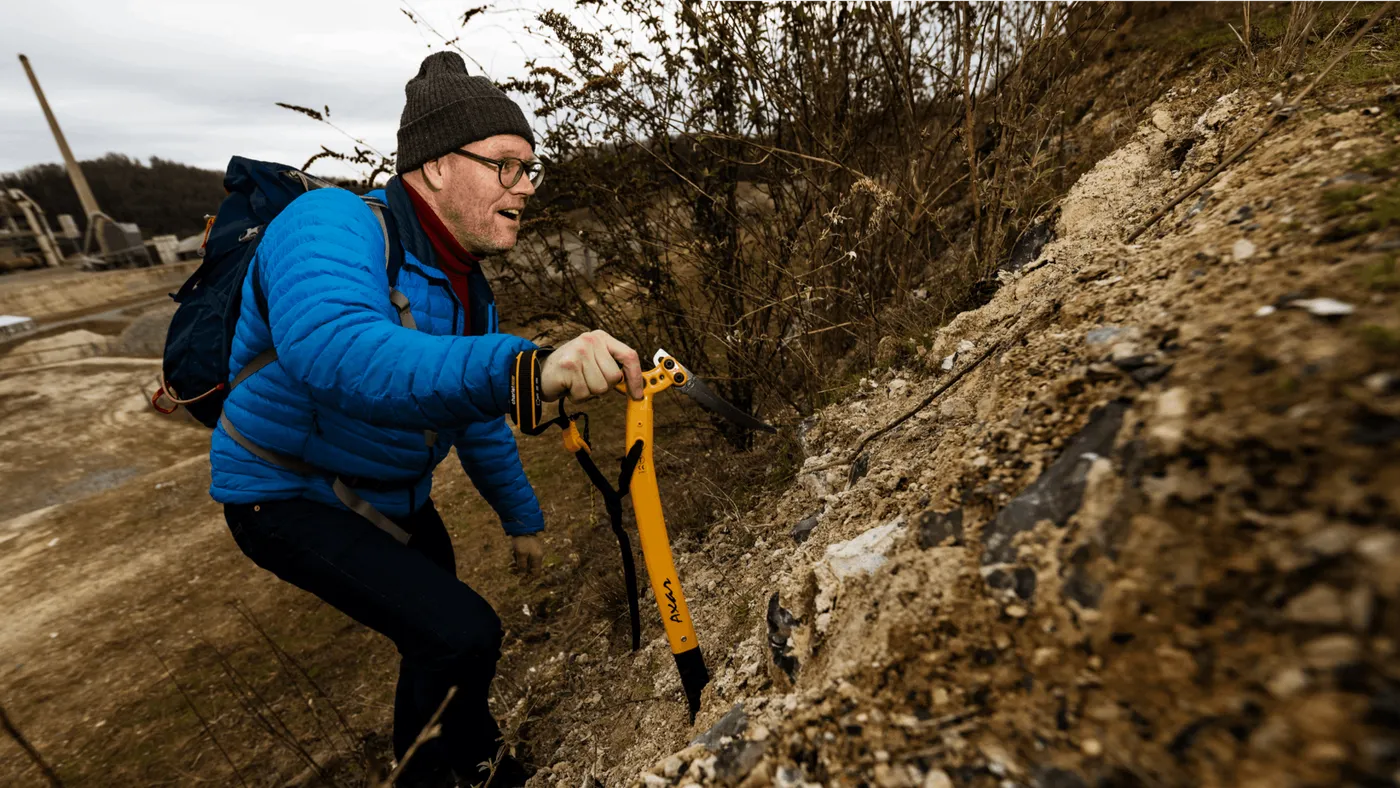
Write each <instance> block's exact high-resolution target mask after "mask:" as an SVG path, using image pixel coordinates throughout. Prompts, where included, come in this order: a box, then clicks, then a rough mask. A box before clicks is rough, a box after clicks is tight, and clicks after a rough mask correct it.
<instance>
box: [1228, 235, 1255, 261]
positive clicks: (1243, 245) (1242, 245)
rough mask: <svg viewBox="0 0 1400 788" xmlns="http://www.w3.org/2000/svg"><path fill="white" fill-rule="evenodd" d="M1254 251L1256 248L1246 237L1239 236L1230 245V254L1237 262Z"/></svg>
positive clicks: (1251, 255)
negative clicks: (1239, 237) (1233, 243)
mask: <svg viewBox="0 0 1400 788" xmlns="http://www.w3.org/2000/svg"><path fill="white" fill-rule="evenodd" d="M1256 251H1258V249H1257V248H1256V247H1255V246H1254V242H1253V241H1251V240H1249V239H1248V238H1241V239H1240V240H1238V241H1235V245H1234V246H1232V247H1230V254H1232V255H1234V258H1235V262H1237V263H1238V262H1242V261H1244V260H1248V259H1249V258H1251V257H1253V256H1254V253H1255V252H1256Z"/></svg>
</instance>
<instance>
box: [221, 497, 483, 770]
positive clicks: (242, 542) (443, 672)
mask: <svg viewBox="0 0 1400 788" xmlns="http://www.w3.org/2000/svg"><path fill="white" fill-rule="evenodd" d="M224 518H225V519H226V520H227V521H228V525H229V530H230V531H232V532H233V538H234V541H236V542H237V543H238V546H239V547H240V548H242V550H243V552H244V553H246V554H247V555H248V557H249V558H252V559H253V561H254V562H255V563H257V565H258V566H260V567H262V568H264V569H266V570H268V571H270V572H272V573H273V574H275V575H277V576H278V577H280V578H282V579H283V580H286V581H287V582H289V583H292V584H293V585H296V586H298V587H300V588H302V589H305V590H307V591H310V592H311V593H313V594H315V595H316V596H318V597H320V598H321V599H323V600H325V601H326V602H328V603H329V604H331V605H333V606H334V607H335V608H337V609H338V610H340V611H342V612H343V613H345V614H346V615H348V616H350V617H351V618H353V619H355V620H356V621H358V622H360V623H361V624H364V625H365V626H367V627H369V628H370V629H373V630H374V631H376V632H379V633H382V634H384V635H385V636H387V637H388V638H389V639H390V640H392V641H394V645H395V646H398V650H399V655H400V656H401V658H402V659H401V661H400V663H399V683H398V688H397V691H396V692H395V694H394V754H395V755H396V756H397V757H398V758H400V759H402V758H403V755H404V752H405V751H407V749H408V747H409V745H410V744H412V743H413V740H414V738H416V737H417V735H418V732H419V731H421V730H422V729H423V726H424V725H425V724H427V722H428V718H429V717H431V716H432V714H433V712H434V711H435V710H436V709H437V707H438V705H439V704H441V702H442V699H443V697H445V696H446V694H447V690H448V688H449V687H453V686H455V687H457V695H456V697H455V699H454V700H453V702H452V703H451V704H450V705H449V706H448V708H447V710H446V711H445V712H444V714H443V716H442V718H441V724H442V735H441V736H440V737H438V738H436V739H432V740H431V741H429V742H427V743H425V744H424V745H423V746H422V747H420V748H419V749H418V751H417V752H416V753H415V754H414V756H413V759H412V760H411V761H410V762H409V766H408V768H407V769H406V770H405V772H404V776H403V778H401V779H400V780H399V782H398V784H399V785H401V786H418V785H439V784H447V785H450V784H451V783H450V782H448V780H449V778H450V774H449V771H448V770H449V769H451V770H453V771H455V772H456V773H457V774H458V775H459V776H461V777H462V778H464V779H466V780H468V782H478V781H480V780H481V779H482V778H484V774H481V775H480V776H478V772H477V765H478V764H480V763H481V762H482V761H487V760H490V759H491V758H493V757H494V756H495V755H496V751H497V747H498V746H499V744H500V743H499V742H498V741H497V740H498V739H499V738H500V729H499V728H498V727H497V726H496V721H495V719H493V718H492V716H491V711H490V709H489V708H488V707H487V702H486V699H487V692H488V691H489V689H490V686H491V679H492V678H493V677H494V676H495V675H496V660H497V658H498V657H499V656H500V648H501V620H500V619H499V618H498V617H497V616H496V612H495V611H494V610H492V609H491V605H490V604H489V603H487V601H486V600H485V599H482V598H481V595H480V594H477V593H476V592H475V591H473V590H471V589H470V588H468V587H467V584H466V583H463V582H462V581H460V580H458V579H457V569H456V562H455V559H454V556H453V552H452V540H451V539H450V537H448V535H447V529H446V528H444V527H443V524H442V518H441V517H440V516H439V515H438V513H437V509H436V508H435V507H434V506H433V503H432V501H429V502H428V503H427V504H426V505H424V506H423V507H422V508H421V509H419V510H418V511H417V512H414V513H413V514H412V515H409V516H408V517H405V518H399V519H397V520H396V522H398V524H399V525H400V526H401V527H402V528H403V529H404V530H405V531H407V532H408V533H409V534H411V535H412V538H411V539H410V540H409V542H408V544H407V545H403V544H400V543H399V542H397V541H396V540H395V539H394V538H393V537H391V536H389V535H388V534H386V533H385V532H383V531H381V530H380V529H378V528H376V527H375V526H374V525H373V524H372V523H370V522H369V521H368V520H366V519H364V518H363V517H360V516H359V515H357V514H354V513H353V512H350V511H346V510H343V509H337V508H335V507H331V506H326V505H324V504H319V503H314V502H312V501H307V500H302V499H296V500H290V501H270V502H268V503H262V504H256V505H254V504H246V505H235V504H230V505H227V506H225V507H224Z"/></svg>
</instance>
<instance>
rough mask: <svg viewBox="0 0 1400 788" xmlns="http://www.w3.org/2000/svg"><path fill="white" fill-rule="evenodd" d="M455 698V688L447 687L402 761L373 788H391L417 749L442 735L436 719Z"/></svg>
mask: <svg viewBox="0 0 1400 788" xmlns="http://www.w3.org/2000/svg"><path fill="white" fill-rule="evenodd" d="M456 696H457V688H456V687H449V688H448V689H447V695H446V696H445V697H443V699H442V703H439V704H438V707H437V711H435V712H433V716H431V717H429V718H428V724H427V725H424V726H423V730H421V731H419V732H418V736H417V737H415V738H414V739H413V743H412V744H410V745H409V746H408V750H407V751H405V752H404V754H403V760H401V761H399V762H398V764H397V765H396V766H394V770H393V771H392V772H389V776H388V777H385V778H384V781H383V782H381V783H378V784H377V785H375V788H391V786H393V784H394V782H395V781H396V780H398V779H399V777H400V776H401V775H402V774H403V770H404V767H405V766H407V765H408V762H409V760H410V759H411V758H413V755H414V754H415V753H417V752H418V748H419V747H421V746H423V745H424V744H426V743H427V742H429V741H432V740H433V739H435V738H437V737H438V736H439V735H441V734H442V727H441V726H439V725H438V718H439V717H441V716H442V713H443V712H444V711H445V710H446V709H447V704H449V703H451V702H452V699H453V698H454V697H456Z"/></svg>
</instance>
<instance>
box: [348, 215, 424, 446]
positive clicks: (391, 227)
mask: <svg viewBox="0 0 1400 788" xmlns="http://www.w3.org/2000/svg"><path fill="white" fill-rule="evenodd" d="M360 199H361V200H364V201H365V205H368V206H369V209H370V210H371V211H373V212H374V218H376V219H378V220H379V230H380V232H382V233H383V234H384V272H385V273H386V274H388V276H389V303H391V304H393V305H394V309H395V311H397V312H398V313H399V325H401V326H403V327H404V328H407V329H409V330H412V331H417V330H418V321H416V320H414V319H413V312H412V311H410V310H409V306H410V304H409V302H408V296H406V295H404V294H403V293H401V292H400V291H399V289H398V282H399V271H400V270H401V269H402V268H403V244H401V243H399V228H398V225H397V224H396V223H395V222H394V213H393V211H390V210H389V206H388V205H386V204H385V203H383V202H381V201H379V200H376V199H375V198H373V197H367V196H362V197H360ZM423 442H424V443H426V444H427V445H429V446H432V445H434V444H436V443H437V432H435V431H434V430H423Z"/></svg>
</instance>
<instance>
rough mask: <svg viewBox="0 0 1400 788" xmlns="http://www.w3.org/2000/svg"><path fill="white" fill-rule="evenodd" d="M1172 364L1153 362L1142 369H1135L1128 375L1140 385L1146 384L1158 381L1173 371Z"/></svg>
mask: <svg viewBox="0 0 1400 788" xmlns="http://www.w3.org/2000/svg"><path fill="white" fill-rule="evenodd" d="M1172 366H1173V365H1171V364H1153V365H1151V366H1147V367H1142V368H1141V369H1135V370H1133V371H1132V372H1130V373H1128V376H1129V377H1131V378H1132V379H1133V380H1134V381H1136V382H1137V383H1138V384H1139V385H1142V386H1146V385H1147V384H1149V383H1156V382H1157V381H1159V380H1161V379H1162V378H1165V377H1166V376H1167V373H1169V372H1171V371H1172Z"/></svg>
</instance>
